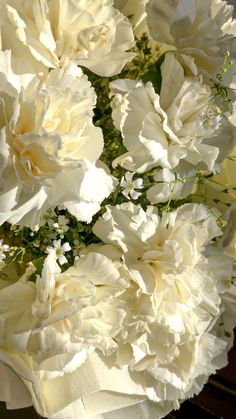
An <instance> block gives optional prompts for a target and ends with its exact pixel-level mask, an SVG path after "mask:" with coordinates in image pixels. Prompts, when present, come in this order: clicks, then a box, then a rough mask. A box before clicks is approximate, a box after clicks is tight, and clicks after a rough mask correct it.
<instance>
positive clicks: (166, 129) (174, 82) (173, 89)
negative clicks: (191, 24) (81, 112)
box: [110, 53, 233, 173]
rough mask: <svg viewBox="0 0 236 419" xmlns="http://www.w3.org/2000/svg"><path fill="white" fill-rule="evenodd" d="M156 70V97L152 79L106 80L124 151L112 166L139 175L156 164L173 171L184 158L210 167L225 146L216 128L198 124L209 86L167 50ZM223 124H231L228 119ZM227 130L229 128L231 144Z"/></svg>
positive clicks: (207, 101)
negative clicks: (158, 86) (159, 77)
mask: <svg viewBox="0 0 236 419" xmlns="http://www.w3.org/2000/svg"><path fill="white" fill-rule="evenodd" d="M161 74H162V85H161V92H160V96H159V95H158V94H157V93H156V92H155V90H154V87H153V86H152V84H151V83H147V84H146V85H145V84H141V83H138V84H137V83H136V84H134V83H133V84H132V83H130V82H129V83H127V84H126V82H125V80H117V81H114V82H112V83H111V84H110V86H111V89H112V92H114V94H115V97H114V102H113V105H112V107H113V118H114V122H115V125H116V127H117V128H119V129H120V131H121V133H122V136H123V142H124V145H125V147H126V148H127V150H128V152H127V153H125V154H124V155H122V156H120V157H118V158H117V159H116V160H115V161H114V165H116V164H120V165H121V166H123V167H124V168H126V169H127V170H130V171H134V172H138V173H142V172H145V171H147V170H150V169H152V168H153V167H158V166H161V167H163V168H167V169H173V168H175V167H177V166H178V165H179V164H181V162H182V161H185V162H187V163H188V164H191V165H193V166H195V167H199V166H200V167H202V166H203V167H207V168H208V169H209V170H212V169H213V168H214V166H215V164H216V160H217V157H218V155H220V150H221V149H222V150H224V146H225V138H224V135H223V134H222V135H221V131H220V129H219V130H218V131H215V126H213V127H212V126H211V125H203V124H201V123H200V122H199V119H200V118H201V115H202V113H203V112H204V111H206V110H207V109H208V108H209V102H210V99H211V95H212V93H211V89H210V87H209V86H207V85H206V84H204V83H203V81H202V78H199V77H194V78H192V77H186V76H185V75H184V69H183V67H182V66H181V64H180V63H179V61H178V60H177V59H176V57H175V55H174V54H172V53H167V54H166V55H165V60H164V62H163V64H162V66H161ZM119 88H120V90H119ZM117 92H119V93H118V94H117ZM117 96H119V97H118V99H117ZM120 96H123V99H121V98H120ZM116 108H117V109H116ZM225 123H226V126H227V127H228V126H230V127H231V124H230V123H229V122H228V121H225ZM227 129H228V128H227ZM232 131H233V127H232V128H231V136H230V141H231V142H233V141H232V138H233V135H232ZM213 137H214V138H213ZM230 141H229V142H230ZM227 142H228V140H227ZM227 147H228V144H227ZM231 148H232V144H231Z"/></svg>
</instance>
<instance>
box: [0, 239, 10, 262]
mask: <svg viewBox="0 0 236 419" xmlns="http://www.w3.org/2000/svg"><path fill="white" fill-rule="evenodd" d="M8 251H9V245H8V244H3V239H1V240H0V262H1V261H3V260H4V259H6V255H5V252H8Z"/></svg>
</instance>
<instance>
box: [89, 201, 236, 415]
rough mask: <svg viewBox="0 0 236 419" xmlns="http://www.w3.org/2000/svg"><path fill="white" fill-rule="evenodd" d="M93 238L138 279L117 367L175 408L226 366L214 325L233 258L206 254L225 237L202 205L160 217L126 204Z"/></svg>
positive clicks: (130, 294) (130, 293)
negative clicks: (213, 242) (216, 240)
mask: <svg viewBox="0 0 236 419" xmlns="http://www.w3.org/2000/svg"><path fill="white" fill-rule="evenodd" d="M94 232H95V234H96V235H97V236H98V237H99V238H100V239H101V240H103V241H104V242H105V244H106V245H109V246H111V245H113V246H114V247H115V248H116V249H117V250H118V251H119V252H120V258H122V259H123V260H124V263H125V264H126V266H127V267H128V268H129V271H130V273H131V276H132V279H133V282H132V283H131V286H130V287H129V288H128V289H127V291H126V292H125V295H124V296H123V300H125V301H126V311H127V316H126V318H125V320H124V325H123V328H122V333H121V334H119V335H118V337H117V338H116V340H117V342H118V351H117V363H118V364H119V365H120V366H121V367H123V368H124V367H125V366H126V367H128V368H129V369H130V370H131V371H133V372H135V373H139V374H140V376H142V377H143V380H144V382H145V385H146V394H147V396H148V398H149V399H150V400H152V401H153V402H156V403H157V404H159V405H160V407H161V406H165V404H168V403H171V404H172V408H174V407H175V406H176V403H177V404H178V400H181V399H184V398H186V397H189V396H190V394H191V395H192V394H193V393H197V392H199V391H200V389H201V388H202V386H203V384H204V383H205V382H206V380H207V379H208V376H209V375H210V374H212V373H214V372H215V370H216V369H218V368H221V367H222V366H223V365H225V364H226V362H227V356H226V353H227V349H228V347H227V338H226V337H224V338H222V337H221V336H218V335H217V334H216V333H215V329H214V330H212V327H213V325H214V322H215V321H217V319H220V316H221V314H222V310H224V309H223V303H222V295H224V293H227V292H229V294H230V291H229V290H230V287H231V277H232V259H230V258H228V257H227V256H224V255H219V254H218V253H216V254H215V253H214V252H212V255H210V254H209V250H208V245H209V243H210V242H211V240H212V238H214V237H217V236H218V235H219V234H221V231H220V229H219V227H218V226H217V223H216V220H215V218H214V217H213V216H212V215H211V214H210V213H209V211H208V210H207V208H206V207H204V206H203V205H192V204H186V205H184V206H182V207H180V208H178V209H177V210H176V211H173V212H170V213H169V214H164V215H163V216H162V217H160V216H159V215H158V214H157V212H156V209H155V208H154V207H149V208H148V210H147V211H146V212H144V210H143V209H142V208H141V207H140V206H135V205H134V204H132V203H129V204H122V205H120V206H116V207H108V208H107V212H106V213H105V214H104V216H103V218H100V219H99V220H98V221H97V222H96V224H95V226H94ZM207 252H208V254H209V256H207ZM230 295H231V297H230V298H231V299H234V301H235V297H234V296H233V294H232V293H231V294H230ZM223 317H224V316H223ZM231 320H232V319H231ZM232 323H233V322H231V330H230V331H232V327H233V326H232ZM230 343H231V339H230V340H229V339H228V344H230ZM219 355H220V356H219ZM157 417H161V416H157Z"/></svg>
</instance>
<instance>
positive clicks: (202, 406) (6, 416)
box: [0, 0, 236, 419]
mask: <svg viewBox="0 0 236 419" xmlns="http://www.w3.org/2000/svg"><path fill="white" fill-rule="evenodd" d="M202 1H204V0H202ZM228 3H231V4H233V5H234V6H235V12H234V16H235V18H236V0H230V1H228ZM0 419H40V416H39V415H38V414H37V413H36V412H35V410H34V409H33V407H30V408H27V409H20V410H6V409H5V403H2V402H0ZM75 419H79V418H75ZM122 419H124V418H122ZM138 419H150V418H138ZM166 419H236V345H234V348H232V350H231V351H230V354H229V365H228V367H226V368H224V369H223V370H221V371H220V372H219V373H218V374H217V375H214V376H212V377H211V378H210V379H209V382H208V384H207V385H206V386H205V387H204V389H203V391H202V392H201V393H200V394H199V395H198V396H196V397H194V398H193V399H190V400H188V401H186V402H185V403H183V405H182V406H181V408H180V410H179V411H176V412H172V413H171V414H170V415H168V417H167V418H166Z"/></svg>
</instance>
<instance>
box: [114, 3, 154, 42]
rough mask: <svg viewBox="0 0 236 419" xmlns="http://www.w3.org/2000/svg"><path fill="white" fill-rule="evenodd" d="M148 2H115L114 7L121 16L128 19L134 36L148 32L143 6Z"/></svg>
mask: <svg viewBox="0 0 236 419" xmlns="http://www.w3.org/2000/svg"><path fill="white" fill-rule="evenodd" d="M147 3H148V0H115V1H114V7H116V8H117V9H119V10H120V12H121V13H123V15H125V16H127V17H129V19H130V21H131V23H132V27H133V31H134V34H135V36H137V37H139V36H141V35H142V34H143V33H147V32H148V27H147V22H146V16H147V13H146V10H145V6H146V4H147Z"/></svg>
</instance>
